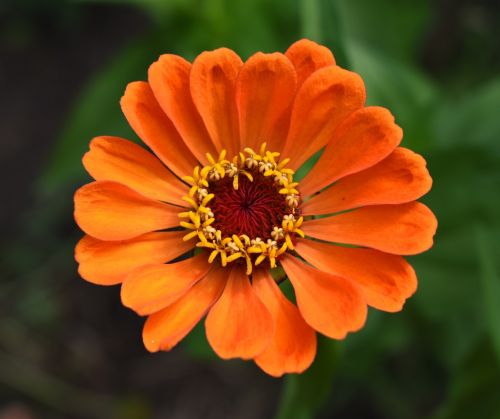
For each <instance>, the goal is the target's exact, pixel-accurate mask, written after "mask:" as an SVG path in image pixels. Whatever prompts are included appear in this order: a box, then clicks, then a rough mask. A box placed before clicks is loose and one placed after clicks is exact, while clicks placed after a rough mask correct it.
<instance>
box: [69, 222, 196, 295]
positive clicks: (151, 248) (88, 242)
mask: <svg viewBox="0 0 500 419" xmlns="http://www.w3.org/2000/svg"><path fill="white" fill-rule="evenodd" d="M184 234H185V232H183V231H167V232H159V233H146V234H144V235H142V236H139V237H136V238H135V239H131V240H124V241H112V242H110V241H101V240H97V239H95V238H93V237H91V236H84V237H83V238H82V239H81V240H80V241H79V242H78V244H77V246H76V249H75V259H76V261H77V262H78V263H79V267H78V272H79V274H80V276H81V277H82V278H84V279H86V280H87V281H89V282H92V283H94V284H99V285H115V284H120V283H121V282H123V280H124V279H125V277H126V276H127V274H128V273H130V272H131V271H132V270H134V269H135V268H138V267H140V266H143V265H148V264H150V263H164V262H169V261H171V260H172V259H175V258H176V257H179V256H181V255H183V254H184V253H186V252H187V251H188V250H190V249H192V248H193V247H194V243H193V241H187V242H185V241H183V240H182V236H184Z"/></svg>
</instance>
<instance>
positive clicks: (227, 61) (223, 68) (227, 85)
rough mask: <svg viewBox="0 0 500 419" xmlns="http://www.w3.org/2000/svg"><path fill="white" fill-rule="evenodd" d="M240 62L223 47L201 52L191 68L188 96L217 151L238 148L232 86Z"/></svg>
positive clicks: (233, 85) (233, 88)
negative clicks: (189, 93)
mask: <svg viewBox="0 0 500 419" xmlns="http://www.w3.org/2000/svg"><path fill="white" fill-rule="evenodd" d="M242 65H243V62H242V61H241V58H240V57H238V55H237V54H236V53H235V52H234V51H231V50H230V49H227V48H219V49H216V50H214V51H207V52H204V53H202V54H200V55H198V57H197V58H196V60H195V61H194V63H193V67H192V68H191V76H190V88H191V97H192V98H193V102H194V104H195V106H196V108H197V109H198V112H199V114H200V115H201V118H202V119H203V121H204V122H205V126H206V127H207V131H208V133H209V134H210V138H211V139H212V142H213V143H214V144H215V148H216V149H217V150H218V151H221V150H222V149H225V150H227V153H228V156H234V155H235V154H236V153H237V152H239V151H240V150H239V127H238V112H237V109H236V101H235V97H234V95H235V86H236V78H237V76H238V72H239V71H240V68H241V66H242Z"/></svg>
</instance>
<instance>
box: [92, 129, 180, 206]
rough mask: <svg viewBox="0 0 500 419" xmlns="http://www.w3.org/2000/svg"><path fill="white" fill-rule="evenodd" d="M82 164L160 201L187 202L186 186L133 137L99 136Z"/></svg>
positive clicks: (97, 177)
mask: <svg viewBox="0 0 500 419" xmlns="http://www.w3.org/2000/svg"><path fill="white" fill-rule="evenodd" d="M83 165H84V166H85V169H87V172H89V174H90V176H92V177H93V178H94V179H95V180H113V181H116V182H120V183H123V184H124V185H126V186H128V187H130V188H132V189H134V190H135V191H137V192H139V193H141V194H143V195H145V196H147V197H148V198H151V199H155V200H158V201H166V202H170V203H172V204H177V205H181V206H185V205H186V202H185V201H183V200H182V199H181V197H182V196H184V195H186V194H187V189H188V188H187V186H186V185H185V184H184V183H182V182H181V181H180V180H179V179H177V178H176V177H175V176H174V175H173V174H172V172H170V171H169V170H168V169H167V168H165V166H164V165H163V164H162V163H161V162H160V161H159V160H158V159H157V158H156V157H155V156H153V155H152V154H151V153H149V152H148V151H146V150H145V149H143V148H142V147H141V146H139V145H137V144H135V143H133V142H132V141H128V140H124V139H122V138H117V137H96V138H94V139H93V140H92V142H91V143H90V151H89V152H87V153H86V154H85V155H84V156H83Z"/></svg>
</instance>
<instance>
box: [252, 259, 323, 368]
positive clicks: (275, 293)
mask: <svg viewBox="0 0 500 419" xmlns="http://www.w3.org/2000/svg"><path fill="white" fill-rule="evenodd" d="M253 288H254V290H255V292H256V294H257V296H258V297H259V298H260V300H261V301H262V302H263V303H264V305H265V306H266V307H267V309H268V310H269V312H270V313H271V316H272V317H273V320H274V325H275V330H274V336H273V339H272V340H271V343H270V344H269V346H268V347H267V348H266V349H265V350H264V352H263V353H261V354H260V355H259V356H257V357H256V358H255V362H256V364H257V365H258V366H259V367H260V368H262V369H263V370H264V371H265V372H266V373H268V374H270V375H272V376H274V377H280V376H282V375H283V374H285V373H300V372H302V371H304V370H306V369H307V368H308V367H309V366H310V365H311V363H312V361H313V360H314V356H315V355H316V332H315V331H314V330H313V329H312V328H311V327H310V326H309V325H308V324H307V323H306V322H305V321H304V319H303V318H302V316H301V315H300V312H299V310H298V309H297V307H296V306H295V305H294V304H292V303H291V302H290V301H288V299H287V298H286V297H285V296H284V295H283V293H282V292H281V290H280V288H279V287H278V285H276V282H274V279H273V278H272V276H271V275H270V274H269V272H268V271H267V270H264V269H258V270H256V271H255V273H254V275H253Z"/></svg>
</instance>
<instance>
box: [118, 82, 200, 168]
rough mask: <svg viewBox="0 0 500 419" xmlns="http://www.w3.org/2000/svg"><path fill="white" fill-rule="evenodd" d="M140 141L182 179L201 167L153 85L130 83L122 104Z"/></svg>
mask: <svg viewBox="0 0 500 419" xmlns="http://www.w3.org/2000/svg"><path fill="white" fill-rule="evenodd" d="M120 104H121V107H122V111H123V113H124V114H125V117H126V118H127V120H128V122H129V124H130V126H131V127H132V128H133V129H134V131H135V132H136V134H137V135H138V136H139V138H140V139H141V140H142V141H144V143H145V144H146V145H147V146H148V147H149V148H150V149H151V150H153V151H154V153H155V154H156V155H157V156H158V157H159V158H160V160H161V161H162V162H163V163H165V164H166V165H167V167H168V168H169V169H171V170H172V171H173V172H174V173H176V174H177V175H178V176H179V177H182V176H187V175H191V174H192V173H193V168H194V167H195V166H196V164H197V163H198V162H197V160H196V158H195V157H194V156H193V154H192V153H191V152H190V151H189V149H188V148H187V147H186V144H184V142H183V141H182V138H181V136H180V135H179V133H178V132H177V130H176V129H175V127H174V125H173V124H172V122H171V121H170V119H168V118H167V116H166V115H165V113H164V112H163V110H162V109H161V108H160V105H159V104H158V102H157V101H156V99H155V97H154V95H153V92H152V90H151V87H149V84H147V83H146V82H142V81H137V82H134V83H129V85H128V86H127V89H126V90H125V94H124V95H123V97H122V99H121V101H120Z"/></svg>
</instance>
